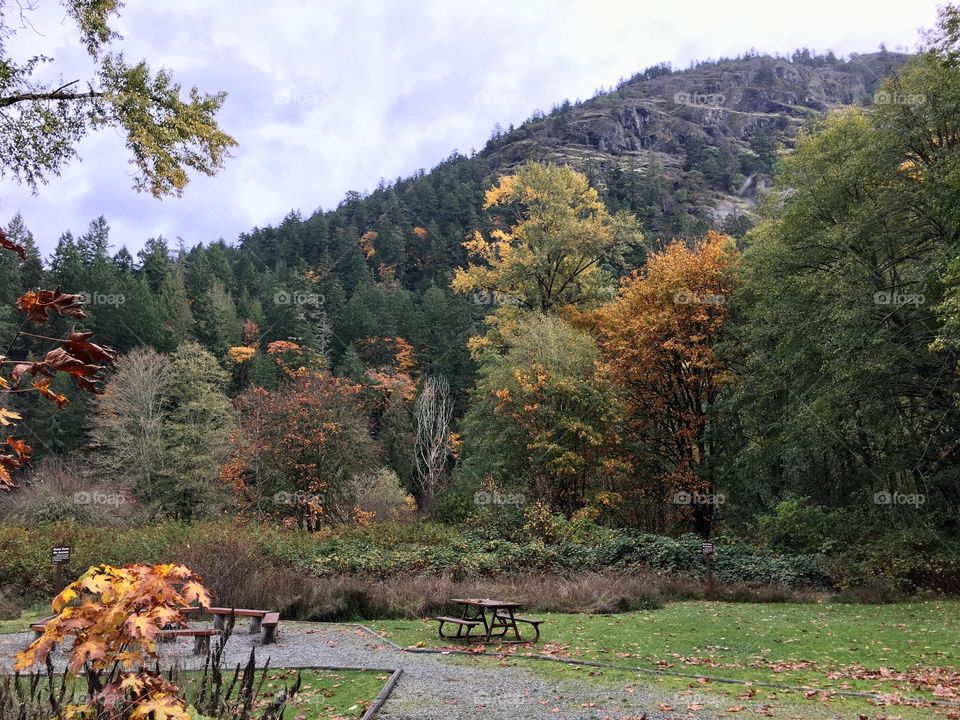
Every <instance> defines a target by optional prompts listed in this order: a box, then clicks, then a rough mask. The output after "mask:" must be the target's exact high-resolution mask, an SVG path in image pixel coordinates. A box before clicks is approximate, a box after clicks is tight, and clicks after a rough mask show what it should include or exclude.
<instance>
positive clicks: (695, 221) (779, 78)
mask: <svg viewBox="0 0 960 720" xmlns="http://www.w3.org/2000/svg"><path fill="white" fill-rule="evenodd" d="M908 57H909V55H906V54H903V53H893V52H887V51H885V50H883V51H880V52H876V53H870V54H864V55H855V56H851V57H850V58H845V59H839V58H836V57H835V56H833V55H832V54H831V53H828V54H826V55H812V54H811V53H809V52H808V51H806V50H803V51H798V52H795V53H793V55H792V56H791V57H790V58H782V57H771V56H766V55H754V54H750V55H747V56H745V57H741V58H735V59H722V60H718V61H710V62H702V63H699V64H697V65H695V66H693V67H691V68H689V69H686V70H682V71H674V70H672V69H671V68H670V67H669V66H667V65H657V66H654V67H651V68H648V69H646V70H644V71H643V72H640V73H637V74H636V75H634V76H633V77H632V78H630V79H629V80H626V81H623V82H621V83H620V84H619V86H618V87H617V88H616V89H615V90H612V91H609V92H604V93H600V94H598V95H596V96H595V97H593V98H592V99H590V100H586V101H583V102H580V101H577V102H570V101H569V100H565V101H563V102H562V103H560V104H558V105H557V106H555V107H554V108H553V109H552V110H551V112H550V113H543V112H538V113H535V114H534V115H533V116H532V117H531V118H529V119H528V120H527V121H525V122H524V123H523V124H522V125H520V126H519V127H517V128H513V127H511V128H509V129H508V130H507V131H503V130H501V129H500V128H497V129H496V130H495V132H494V134H493V136H492V137H491V139H490V141H489V142H488V143H487V145H486V146H485V147H484V148H483V149H482V150H481V151H480V152H479V153H476V154H474V155H471V156H470V157H466V156H463V155H458V154H454V155H452V156H451V157H450V158H448V159H446V160H444V161H443V162H441V163H440V164H439V165H437V166H436V167H435V168H434V169H433V170H431V171H430V172H424V171H420V172H418V173H416V174H414V175H413V176H411V177H408V178H403V179H401V178H398V179H397V180H396V181H394V182H393V183H390V184H386V183H381V185H380V186H379V187H378V188H377V189H376V190H375V191H373V192H372V193H370V194H368V195H365V196H364V195H362V194H360V193H356V192H351V193H348V194H347V197H346V198H345V199H344V201H343V202H342V203H341V204H340V205H339V206H338V208H337V209H336V210H333V211H326V212H318V213H317V214H315V215H314V216H313V217H312V218H310V219H308V220H301V218H300V216H299V215H291V216H290V217H288V218H287V219H286V220H285V221H284V223H283V224H282V225H281V228H283V229H284V232H282V233H281V234H282V235H286V236H288V235H289V231H292V230H293V229H295V228H296V233H294V234H295V236H296V237H293V238H290V237H287V239H286V240H282V241H280V242H279V245H278V240H279V239H278V237H276V233H275V232H274V230H273V229H265V230H264V229H255V230H254V231H253V232H252V233H249V234H246V235H244V236H242V238H241V241H242V243H243V244H245V245H247V246H248V247H250V248H251V249H254V250H256V252H257V254H258V256H259V257H260V258H263V259H265V260H266V261H267V264H268V265H271V264H273V263H274V262H275V261H276V260H277V259H279V258H281V257H282V259H284V260H285V261H286V262H287V263H288V264H297V262H299V261H306V262H307V263H308V264H316V263H317V262H319V261H320V259H321V257H323V256H329V255H330V254H331V253H332V254H333V255H334V256H336V257H340V256H341V255H342V254H343V252H344V251H345V250H346V248H348V247H352V246H355V245H356V242H357V240H358V238H359V236H360V235H361V234H363V233H365V232H368V231H371V230H372V231H374V232H376V233H377V238H376V240H375V241H374V245H373V247H374V248H375V249H376V251H377V254H376V255H375V256H371V257H370V258H368V259H369V260H370V262H369V263H368V264H369V265H370V266H371V269H374V270H375V268H376V267H377V266H379V265H380V264H381V263H383V264H387V265H394V266H396V267H395V273H396V279H397V280H399V281H400V282H401V283H402V284H403V285H405V286H407V287H409V288H411V289H416V288H422V287H424V286H425V283H426V284H429V283H430V282H434V281H438V282H439V281H441V279H442V278H443V277H445V276H446V275H447V274H449V272H450V271H451V268H452V267H454V266H456V265H458V264H461V263H462V262H463V261H464V259H465V258H464V256H463V252H462V248H461V247H460V243H461V242H462V241H463V238H464V236H465V235H466V234H468V233H469V232H471V231H472V230H473V229H488V228H487V227H486V222H487V221H486V219H485V217H484V213H483V212H482V198H483V191H484V189H485V188H486V187H488V186H489V185H490V184H492V183H493V182H494V181H495V179H496V177H497V176H498V175H501V174H504V173H508V172H510V170H511V169H512V168H514V167H515V166H516V165H518V164H519V163H522V162H524V161H526V160H552V161H556V162H564V163H569V164H571V165H573V166H575V167H576V168H577V169H579V170H582V171H583V172H585V173H586V174H587V175H588V177H589V178H590V180H591V182H592V183H593V184H594V185H595V186H596V187H598V188H599V190H600V192H601V195H602V196H603V199H604V201H605V202H606V203H607V205H608V207H609V208H610V209H611V211H616V210H620V209H625V210H629V211H631V212H634V213H636V214H637V215H638V216H639V218H640V220H641V222H642V224H643V227H644V231H645V233H646V234H647V237H648V238H650V239H651V240H652V241H662V240H664V239H669V238H670V237H674V236H682V237H691V236H696V235H699V234H702V233H703V232H705V231H706V230H707V229H709V228H710V227H716V228H720V229H723V230H725V231H727V232H730V233H731V234H734V235H737V236H740V235H742V234H743V232H745V230H746V229H747V228H749V226H750V225H751V224H752V213H753V212H754V211H755V209H756V206H757V200H758V198H759V197H760V196H761V195H762V193H763V190H764V188H765V187H766V186H767V184H768V182H769V180H770V177H771V176H772V172H773V165H774V164H775V162H776V157H777V152H778V151H779V150H780V149H788V150H789V149H790V148H791V147H792V146H793V144H794V140H795V138H796V135H797V133H798V132H799V131H800V130H801V128H803V127H804V126H806V125H808V124H810V123H811V121H812V120H814V119H815V118H817V117H820V116H821V115H823V114H824V113H825V112H828V111H830V110H831V109H834V108H839V107H843V106H848V105H856V104H862V105H869V104H870V103H872V102H873V98H874V94H875V92H876V90H877V87H878V85H879V83H880V82H881V81H882V80H883V78H884V77H886V76H888V75H890V74H891V73H893V72H894V71H895V70H896V69H897V68H898V67H900V66H901V65H902V64H903V63H904V62H906V60H907V59H908ZM431 226H432V227H431ZM414 227H424V228H426V229H428V230H429V231H430V232H429V233H428V234H427V240H426V242H425V241H424V237H423V235H422V234H419V235H418V234H415V233H413V232H412V229H413V228H414ZM348 228H349V233H348V234H349V235H351V237H338V235H341V236H342V233H343V232H346V231H347V229H348ZM279 229H280V228H278V230H279ZM318 232H319V235H318ZM324 236H326V237H324ZM425 245H426V246H425Z"/></svg>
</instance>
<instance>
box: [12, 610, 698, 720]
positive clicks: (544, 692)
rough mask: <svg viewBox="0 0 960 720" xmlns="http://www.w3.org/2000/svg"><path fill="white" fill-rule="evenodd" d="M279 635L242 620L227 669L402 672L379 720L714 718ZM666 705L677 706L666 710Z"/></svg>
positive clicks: (355, 631)
mask: <svg viewBox="0 0 960 720" xmlns="http://www.w3.org/2000/svg"><path fill="white" fill-rule="evenodd" d="M280 630H281V632H280V635H279V639H278V642H277V643H276V644H274V645H266V646H261V645H260V641H259V635H253V636H252V635H248V634H246V627H241V626H240V623H238V627H237V631H235V632H234V635H233V636H232V637H231V638H230V640H229V642H228V643H227V648H226V657H227V660H226V664H227V665H228V666H233V665H236V664H237V663H240V662H245V661H246V660H247V659H248V658H249V655H250V650H251V648H255V649H256V653H257V664H258V665H262V664H263V663H264V662H265V661H266V659H267V658H268V657H269V658H270V665H271V667H286V668H295V667H309V666H319V665H330V666H337V667H349V668H376V669H396V668H402V669H403V674H402V675H401V676H400V681H399V682H398V683H397V685H396V687H395V688H394V690H393V693H392V694H391V695H390V698H389V700H387V702H386V704H385V705H384V706H383V708H382V710H381V712H380V714H379V715H378V718H382V719H383V720H434V719H435V718H443V719H444V720H466V719H467V718H485V719H486V718H490V719H492V720H521V719H522V720H537V719H539V718H553V719H556V718H563V719H564V720H639V719H640V717H641V716H642V715H643V713H647V717H648V718H649V720H667V719H668V718H697V720H701V719H702V720H709V719H711V718H715V717H716V716H715V715H713V714H711V713H707V712H705V711H699V710H698V711H696V712H695V713H687V712H686V707H687V705H689V704H692V703H693V702H694V700H695V699H694V698H691V697H680V696H678V695H676V694H672V693H667V692H664V694H662V695H656V696H654V695H652V694H651V691H650V690H649V689H648V688H629V689H627V688H625V687H623V686H620V685H614V684H610V685H600V684H594V683H586V682H582V681H576V680H565V681H555V680H547V679H544V678H542V677H540V676H538V675H535V674H533V673H530V672H527V671H526V670H523V669H520V668H517V667H502V666H499V665H497V663H496V661H492V660H476V661H473V660H471V659H470V658H465V657H464V656H458V655H440V654H425V653H409V652H404V651H402V650H400V649H399V648H397V647H395V646H393V645H392V644H391V643H389V642H387V641H384V640H383V639H381V638H379V637H378V636H376V635H374V634H372V633H370V632H368V631H366V630H364V629H362V628H358V627H355V626H348V625H335V624H325V623H293V622H284V623H281V628H280ZM31 639H32V635H31V634H29V633H12V634H9V635H0V668H2V669H3V670H4V671H9V669H10V667H11V662H12V657H13V654H14V653H15V652H16V651H17V650H18V649H20V648H22V647H25V646H26V645H27V644H28V643H29V642H30V640H31ZM160 648H161V653H162V656H163V657H164V659H165V660H166V661H167V662H172V661H174V660H176V661H177V662H179V664H180V666H181V667H184V668H190V667H195V666H196V665H197V663H198V659H197V657H195V656H194V655H193V654H192V650H193V640H192V638H180V639H178V640H177V641H176V642H175V643H164V644H162V645H160ZM64 659H65V656H64V654H63V653H62V651H57V652H56V653H55V662H56V663H57V664H58V665H62V663H63V662H64ZM696 699H699V698H696ZM661 703H667V704H669V705H672V706H673V707H675V708H677V709H676V710H675V711H670V712H663V711H661V710H660V705H661Z"/></svg>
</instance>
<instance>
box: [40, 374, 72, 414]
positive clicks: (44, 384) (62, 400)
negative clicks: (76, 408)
mask: <svg viewBox="0 0 960 720" xmlns="http://www.w3.org/2000/svg"><path fill="white" fill-rule="evenodd" d="M33 387H34V388H35V389H36V390H37V391H38V392H39V393H40V394H41V395H42V396H43V397H45V398H46V399H47V400H52V401H53V402H55V403H56V404H57V407H58V408H62V407H64V406H66V405H69V404H70V400H69V398H67V396H66V395H61V394H59V393H56V392H54V391H53V390H51V389H50V379H49V378H40V379H39V380H34V381H33Z"/></svg>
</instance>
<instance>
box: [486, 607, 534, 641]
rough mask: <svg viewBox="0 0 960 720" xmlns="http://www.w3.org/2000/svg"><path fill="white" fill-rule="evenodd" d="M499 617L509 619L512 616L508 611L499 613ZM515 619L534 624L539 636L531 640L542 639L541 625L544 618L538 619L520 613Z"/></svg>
mask: <svg viewBox="0 0 960 720" xmlns="http://www.w3.org/2000/svg"><path fill="white" fill-rule="evenodd" d="M497 618H498V619H502V620H509V619H510V616H509V615H508V614H507V613H497ZM513 619H514V621H516V622H522V623H528V624H530V625H533V629H534V630H535V631H536V633H537V636H536V637H535V638H534V639H533V640H531V642H536V641H537V640H539V639H540V626H541V625H542V624H543V620H537V619H536V618H528V617H521V616H520V615H514V616H513Z"/></svg>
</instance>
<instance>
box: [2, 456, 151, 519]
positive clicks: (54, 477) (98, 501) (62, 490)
mask: <svg viewBox="0 0 960 720" xmlns="http://www.w3.org/2000/svg"><path fill="white" fill-rule="evenodd" d="M135 508H136V503H135V502H134V501H133V497H132V495H131V494H130V493H129V492H128V491H127V490H126V489H124V488H116V487H110V486H107V485H104V484H103V483H101V482H98V481H97V480H96V479H95V478H94V477H93V476H92V475H91V473H90V472H89V470H87V469H85V465H84V464H83V463H81V462H79V461H75V460H73V459H71V458H68V459H66V460H61V459H59V458H53V457H48V458H45V459H44V460H41V461H40V462H39V463H38V464H37V467H36V468H35V469H34V470H33V472H31V473H30V475H29V477H27V478H26V479H25V480H24V482H23V487H22V488H20V489H19V490H17V491H16V492H14V493H11V494H10V495H9V496H7V497H4V502H3V504H2V505H0V520H3V521H15V522H21V523H28V524H42V523H58V522H67V523H70V522H73V523H79V524H84V525H116V524H119V523H122V522H123V521H124V520H125V519H127V518H129V516H130V515H132V514H133V512H134V509H135Z"/></svg>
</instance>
